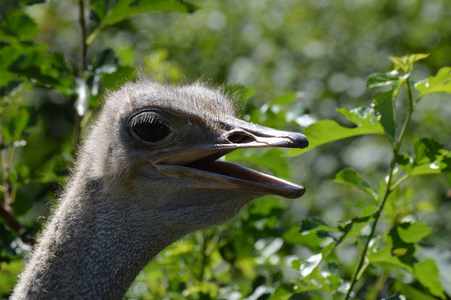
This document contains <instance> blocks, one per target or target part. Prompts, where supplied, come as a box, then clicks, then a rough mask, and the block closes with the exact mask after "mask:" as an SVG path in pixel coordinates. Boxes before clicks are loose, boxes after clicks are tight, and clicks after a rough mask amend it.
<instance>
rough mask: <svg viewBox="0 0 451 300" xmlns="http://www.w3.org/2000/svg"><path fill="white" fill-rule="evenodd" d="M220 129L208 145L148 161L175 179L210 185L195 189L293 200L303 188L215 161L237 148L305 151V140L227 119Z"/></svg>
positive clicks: (302, 136)
mask: <svg viewBox="0 0 451 300" xmlns="http://www.w3.org/2000/svg"><path fill="white" fill-rule="evenodd" d="M222 122H223V123H222V124H221V125H222V126H220V127H222V128H230V129H228V130H225V131H223V132H222V134H217V135H216V137H215V138H214V139H213V140H214V141H211V142H210V143H206V144H205V143H203V144H201V145H195V146H190V147H187V148H184V149H179V150H175V151H173V152H171V153H166V154H163V155H161V156H159V157H157V158H155V159H153V160H152V163H153V165H154V166H155V167H156V168H157V169H158V171H159V172H161V173H163V174H166V175H170V176H177V177H190V178H202V179H208V180H209V181H213V182H214V184H201V185H199V186H198V187H199V188H222V189H240V190H243V191H249V192H257V193H262V194H274V195H279V196H284V197H287V198H297V197H300V196H302V195H303V194H304V192H305V188H304V187H303V186H300V185H296V184H293V183H290V182H288V181H285V180H282V179H279V178H277V177H274V176H271V175H267V174H263V173H260V172H258V171H255V170H252V169H249V168H246V167H243V166H240V165H238V164H234V163H230V162H225V161H216V160H217V159H218V158H220V157H222V156H224V155H226V154H227V153H229V152H231V151H233V150H235V149H240V148H267V147H284V148H305V147H307V146H308V140H307V138H306V137H305V136H304V135H303V134H301V133H296V132H289V131H281V130H276V129H273V128H269V127H264V126H260V125H256V124H253V123H248V122H245V121H242V120H238V119H235V118H231V119H230V120H228V121H227V122H224V121H222Z"/></svg>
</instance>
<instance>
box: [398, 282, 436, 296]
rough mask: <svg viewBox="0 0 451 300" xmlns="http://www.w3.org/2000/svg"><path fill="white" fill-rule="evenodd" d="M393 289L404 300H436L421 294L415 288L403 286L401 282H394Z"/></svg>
mask: <svg viewBox="0 0 451 300" xmlns="http://www.w3.org/2000/svg"><path fill="white" fill-rule="evenodd" d="M394 286H395V289H396V290H397V291H398V292H399V293H401V295H403V296H404V297H405V299H415V300H436V299H437V298H435V297H432V296H430V295H429V294H426V293H423V292H421V291H419V290H417V289H416V288H414V287H412V286H410V285H407V284H404V283H402V282H401V281H396V282H395V284H394Z"/></svg>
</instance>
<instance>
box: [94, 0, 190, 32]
mask: <svg viewBox="0 0 451 300" xmlns="http://www.w3.org/2000/svg"><path fill="white" fill-rule="evenodd" d="M107 3H108V2H107ZM110 3H112V4H110ZM108 4H110V5H108ZM108 4H107V5H105V3H104V1H103V0H91V9H92V12H93V14H94V15H95V17H96V19H98V20H101V22H102V25H101V27H106V26H111V25H113V24H115V23H117V22H120V21H122V20H125V19H127V18H131V17H134V16H136V15H138V14H142V13H146V12H150V11H164V12H192V11H194V10H195V9H196V7H195V6H194V5H192V4H190V3H188V2H185V1H180V0H116V1H111V2H109V3H108Z"/></svg>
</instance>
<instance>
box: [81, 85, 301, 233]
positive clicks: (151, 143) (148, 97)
mask: <svg viewBox="0 0 451 300" xmlns="http://www.w3.org/2000/svg"><path fill="white" fill-rule="evenodd" d="M307 145H308V142H307V139H306V137H305V136H304V135H302V134H300V133H293V132H285V131H279V130H275V129H271V128H266V127H263V126H259V125H255V124H252V123H248V122H245V121H241V120H239V119H237V118H235V108H234V105H233V103H232V102H231V101H230V100H229V99H228V98H227V97H225V96H224V95H223V94H222V93H220V92H219V91H214V90H211V89H208V88H206V87H204V86H203V85H202V84H194V85H190V86H183V87H174V86H167V85H163V84H160V83H156V82H152V81H150V80H141V81H138V82H135V83H128V84H126V85H125V86H123V87H122V88H121V89H120V90H118V91H116V92H113V93H110V94H109V95H108V97H107V101H106V103H105V105H104V108H103V110H102V112H101V114H100V116H99V119H98V121H97V122H96V124H95V125H94V128H93V129H92V133H91V136H90V137H89V138H88V139H87V143H86V144H85V145H84V148H83V150H82V151H81V153H82V154H81V162H80V163H79V165H78V169H83V170H84V171H83V172H76V174H77V175H78V177H80V176H92V177H93V178H101V179H102V181H103V182H104V183H105V182H106V183H107V186H110V187H111V189H112V191H111V192H112V193H117V194H123V195H126V196H127V197H126V198H127V199H130V201H136V202H137V204H138V205H140V206H141V207H142V209H143V211H145V210H150V211H152V213H153V214H154V215H155V214H157V215H159V216H160V217H161V219H162V220H164V222H168V225H170V226H172V228H177V230H179V231H182V232H184V233H187V232H190V231H193V230H197V229H201V228H204V227H209V226H212V225H216V224H220V223H223V222H224V221H226V220H228V219H230V218H231V217H233V216H234V215H235V214H236V213H237V212H238V211H239V210H240V208H241V207H242V206H243V205H245V204H246V203H248V202H249V201H250V200H252V199H255V198H257V197H260V196H263V195H266V194H274V195H280V196H283V197H287V198H296V197H300V196H302V195H303V194H304V191H305V189H304V188H303V187H302V186H299V185H295V184H292V183H289V182H287V181H284V180H281V179H278V178H276V177H273V176H269V175H265V174H263V173H260V172H257V171H254V170H251V169H248V168H245V167H243V166H240V165H237V164H233V163H229V162H225V161H221V160H218V159H220V158H221V157H223V156H224V155H226V154H227V153H229V152H231V151H233V150H235V149H240V148H261V147H289V148H304V147H306V146H307ZM156 195H157V196H158V197H155V196H156Z"/></svg>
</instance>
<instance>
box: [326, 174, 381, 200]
mask: <svg viewBox="0 0 451 300" xmlns="http://www.w3.org/2000/svg"><path fill="white" fill-rule="evenodd" d="M334 181H335V182H338V183H342V184H349V185H352V186H355V187H356V188H358V189H359V190H361V191H363V192H365V193H367V194H368V195H370V196H371V198H372V199H373V200H376V199H377V194H376V192H375V191H373V189H372V188H371V187H370V185H369V184H368V182H366V181H365V180H363V179H362V177H361V176H360V174H359V173H357V172H356V171H355V170H353V169H351V168H346V169H343V170H341V171H340V172H338V174H337V175H335V179H334Z"/></svg>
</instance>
